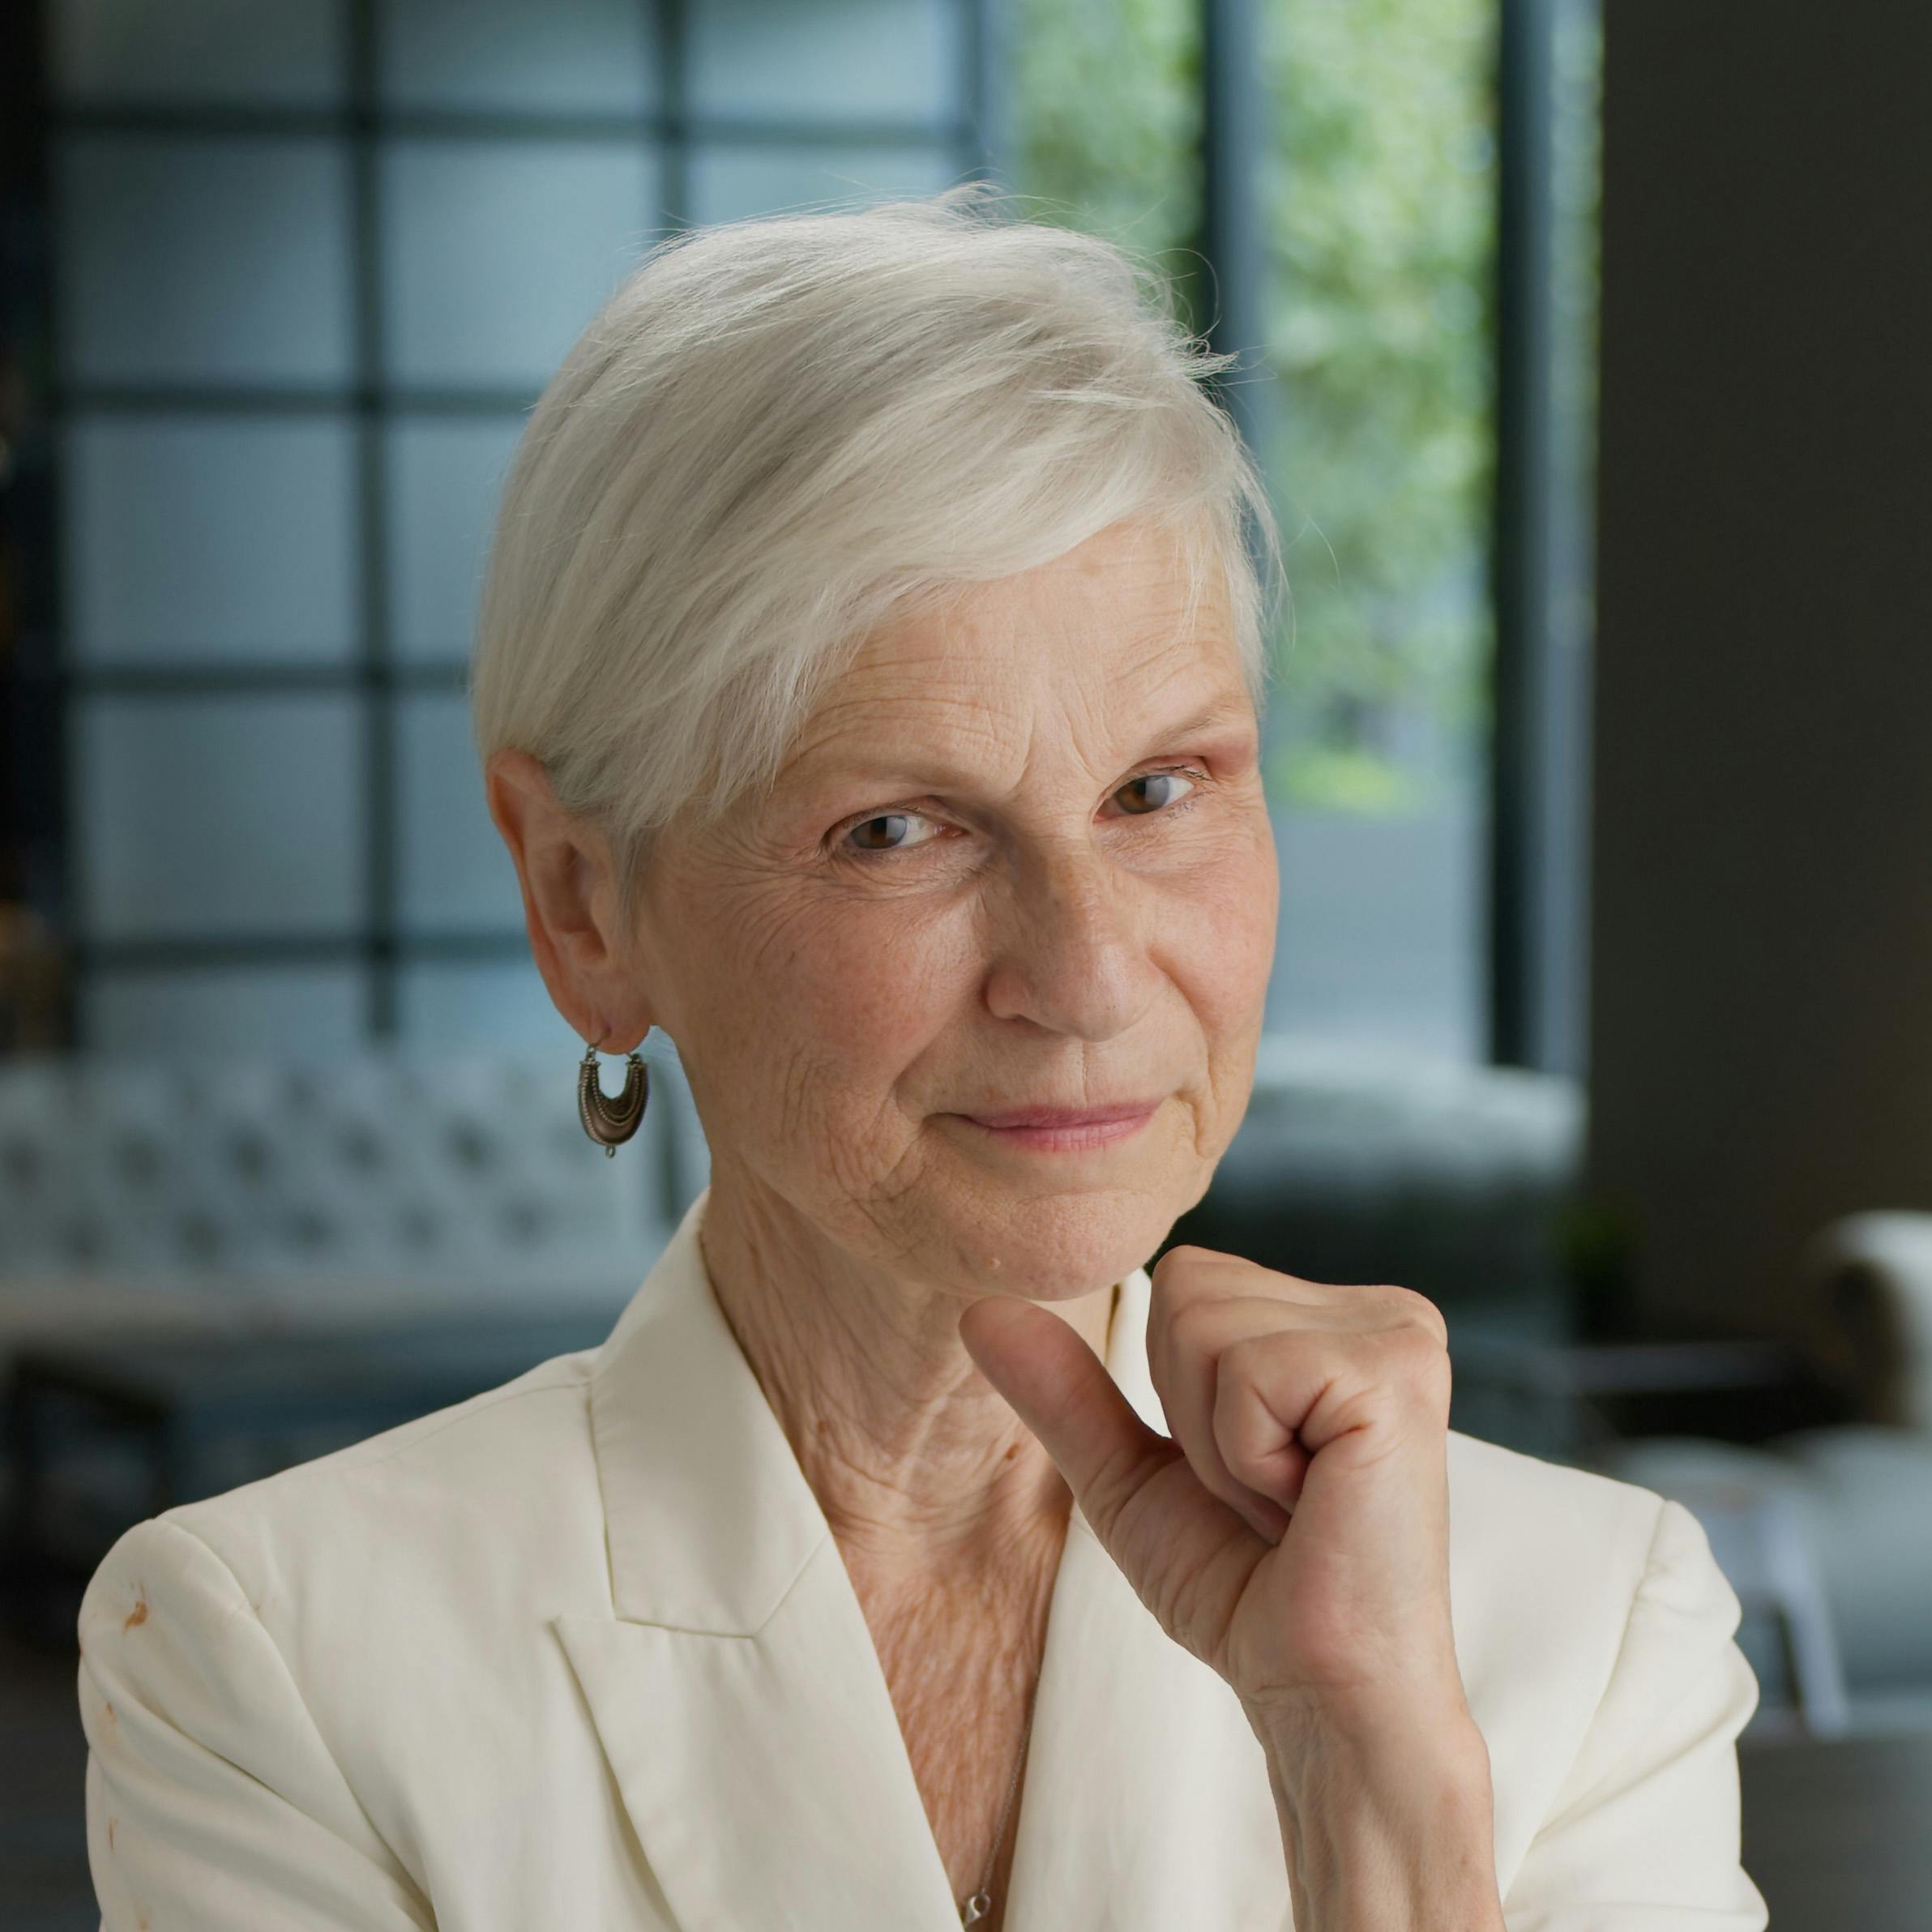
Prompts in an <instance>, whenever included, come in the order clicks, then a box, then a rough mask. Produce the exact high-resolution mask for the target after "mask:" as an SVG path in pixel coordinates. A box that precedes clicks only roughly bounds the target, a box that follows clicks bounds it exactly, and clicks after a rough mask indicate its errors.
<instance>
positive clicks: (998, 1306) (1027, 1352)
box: [960, 1295, 1173, 1543]
mask: <svg viewBox="0 0 1932 1932" xmlns="http://www.w3.org/2000/svg"><path fill="white" fill-rule="evenodd" d="M960 1340H961V1341H963V1342H964V1344H966V1352H967V1353H968V1354H969V1355H970V1356H971V1357H972V1359H973V1361H975V1362H976V1363H977V1365H978V1367H979V1369H980V1371H981V1374H984V1375H985V1378H986V1379H987V1380H988V1381H989V1382H990V1383H992V1384H993V1386H994V1388H996V1389H998V1391H999V1392H1000V1394H1001V1395H1002V1396H1004V1397H1005V1398H1006V1400H1007V1402H1008V1403H1009V1404H1011V1407H1012V1408H1013V1411H1014V1413H1015V1414H1016V1415H1018V1416H1019V1419H1020V1421H1023V1422H1024V1423H1025V1424H1026V1425H1027V1427H1028V1429H1030V1430H1032V1432H1033V1434H1035V1435H1037V1437H1039V1438H1040V1440H1041V1443H1042V1444H1043V1445H1044V1446H1045V1449H1046V1452H1047V1454H1048V1455H1050V1456H1051V1457H1052V1458H1053V1459H1054V1463H1055V1464H1057V1465H1058V1468H1059V1471H1060V1473H1061V1474H1062V1476H1064V1477H1066V1484H1067V1487H1068V1488H1069V1489H1071V1490H1072V1491H1073V1494H1074V1500H1075V1502H1078V1503H1079V1506H1080V1510H1081V1513H1082V1514H1083V1515H1084V1516H1085V1517H1086V1519H1087V1520H1088V1523H1089V1524H1092V1527H1093V1528H1094V1530H1095V1531H1096V1532H1097V1533H1098V1535H1099V1536H1100V1537H1101V1541H1102V1542H1103V1543H1105V1542H1106V1541H1107V1540H1108V1537H1109V1531H1110V1528H1111V1526H1112V1524H1113V1519H1114V1518H1115V1516H1117V1515H1118V1513H1119V1511H1120V1510H1121V1508H1122V1505H1123V1504H1125V1502H1126V1501H1127V1499H1128V1498H1130V1497H1131V1496H1132V1495H1133V1494H1134V1493H1135V1490H1137V1489H1138V1488H1139V1486H1140V1484H1141V1483H1142V1482H1143V1481H1145V1480H1146V1479H1147V1478H1148V1477H1151V1476H1152V1475H1154V1474H1156V1473H1158V1472H1159V1471H1160V1469H1161V1468H1165V1467H1166V1465H1167V1464H1169V1463H1170V1462H1172V1461H1173V1445H1172V1444H1171V1443H1169V1441H1168V1438H1166V1437H1165V1436H1164V1435H1161V1434H1159V1433H1158V1432H1157V1431H1156V1430H1152V1429H1149V1428H1148V1425H1146V1424H1145V1423H1144V1422H1143V1421H1141V1419H1140V1417H1139V1415H1137V1414H1136V1413H1135V1410H1134V1406H1133V1404H1131V1402H1129V1401H1128V1400H1127V1399H1126V1396H1124V1395H1122V1393H1121V1390H1120V1386H1119V1384H1118V1383H1116V1382H1115V1381H1114V1379H1113V1377H1112V1376H1111V1375H1109V1374H1108V1373H1107V1369H1106V1365H1105V1363H1104V1362H1102V1361H1101V1358H1100V1357H1098V1356H1097V1355H1096V1354H1095V1353H1094V1352H1093V1350H1092V1348H1091V1347H1090V1346H1089V1345H1088V1343H1087V1341H1086V1340H1085V1338H1084V1336H1080V1335H1079V1334H1078V1333H1076V1332H1075V1330H1074V1329H1073V1328H1072V1327H1071V1326H1069V1324H1068V1323H1066V1322H1064V1321H1062V1319H1060V1317H1059V1316H1058V1315H1057V1314H1051V1313H1049V1311H1048V1310H1045V1309H1044V1308H1041V1307H1037V1306H1035V1305H1034V1304H1033V1303H1032V1302H1027V1301H1023V1300H1022V1299H1021V1298H1020V1297H1019V1296H1017V1295H988V1296H986V1297H983V1298H982V1299H981V1300H980V1301H977V1302H973V1303H972V1304H971V1305H970V1306H968V1308H967V1309H966V1310H965V1311H964V1313H963V1314H961V1315H960Z"/></svg>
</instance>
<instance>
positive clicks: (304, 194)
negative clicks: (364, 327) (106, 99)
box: [54, 135, 350, 384]
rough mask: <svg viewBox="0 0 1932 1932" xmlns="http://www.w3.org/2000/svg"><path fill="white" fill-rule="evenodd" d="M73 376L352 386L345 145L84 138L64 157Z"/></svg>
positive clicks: (71, 142)
mask: <svg viewBox="0 0 1932 1932" xmlns="http://www.w3.org/2000/svg"><path fill="white" fill-rule="evenodd" d="M54 158H55V167H54V181H55V189H56V197H57V211H58V213H57V219H58V229H57V231H56V235H55V245H54V256H55V262H56V266H57V273H58V284H59V298H60V303H61V314H62V326H63V328H64V330H65V338H64V344H63V348H64V353H65V354H66V358H67V362H68V368H69V372H70V373H71V374H73V375H75V376H78V377H79V378H83V380H84V379H92V380H97V381H104V382H141V381H153V382H168V381H179V382H199V383H241V382H259V383H275V382H287V383H306V384H323V383H337V382H340V381H343V380H344V379H345V378H347V376H348V372H349V365H350V306H349V281H348V277H349V262H350V252H349V234H348V157H347V151H346V149H345V148H344V147H343V146H342V145H341V144H340V143H336V142H332V141H328V140H318V139H307V138H305V137H296V136H289V137H279V136H278V137H272V138H271V137H266V136H265V137H263V138H260V139H257V138H255V137H254V136H252V135H250V136H246V137H244V136H231V137H229V138H228V139H222V140H218V141H216V140H205V141H204V140H186V139H178V138H167V137H162V138H152V137H148V136H146V135H139V136H135V135H69V136H67V137H66V138H65V139H63V140H62V141H61V142H59V143H58V144H57V146H56V148H55V156H54Z"/></svg>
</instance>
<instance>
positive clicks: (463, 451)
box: [388, 416, 524, 663]
mask: <svg viewBox="0 0 1932 1932" xmlns="http://www.w3.org/2000/svg"><path fill="white" fill-rule="evenodd" d="M523 433H524V417H521V416H506V417H502V418H500V419H494V420H493V419H489V418H485V419H484V420H482V421H464V420H462V419H460V418H451V417H398V418H396V419H395V420H394V421H392V422H391V425H390V427H389V430H388V451H389V537H390V544H389V582H390V606H389V622H390V626H391V643H392V644H393V646H394V648H395V654H396V656H398V657H400V658H403V659H405V660H410V661H413V662H417V663H423V662H428V661H434V662H437V663H449V662H451V661H454V660H463V659H467V658H468V656H469V653H470V645H471V642H472V638H473V636H474V634H475V625H476V616H477V596H478V594H479V592H480V591H481V585H482V575H483V562H484V558H485V555H486V554H487V553H488V550H489V536H490V532H491V530H492V528H494V524H495V521H496V511H497V498H498V493H499V492H500V490H501V489H502V482H503V476H504V472H506V471H507V469H508V468H509V467H510V459H511V457H512V456H513V455H515V453H516V446H517V443H518V442H519V439H520V438H521V437H522V435H523Z"/></svg>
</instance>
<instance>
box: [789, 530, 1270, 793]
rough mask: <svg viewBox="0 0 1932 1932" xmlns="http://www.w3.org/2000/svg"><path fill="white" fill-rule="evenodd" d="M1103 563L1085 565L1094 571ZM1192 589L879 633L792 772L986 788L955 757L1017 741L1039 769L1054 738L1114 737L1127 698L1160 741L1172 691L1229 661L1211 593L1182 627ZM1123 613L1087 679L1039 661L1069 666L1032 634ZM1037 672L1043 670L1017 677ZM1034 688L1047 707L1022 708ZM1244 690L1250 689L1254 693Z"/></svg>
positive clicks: (985, 611) (1037, 604)
mask: <svg viewBox="0 0 1932 1932" xmlns="http://www.w3.org/2000/svg"><path fill="white" fill-rule="evenodd" d="M1094 568H1095V563H1094V562H1093V561H1092V560H1089V568H1088V574H1089V575H1091V574H1092V573H1093V570H1094ZM1181 589H1182V586H1181V585H1180V584H1179V583H1178V582H1176V581H1174V580H1173V578H1172V576H1171V575H1169V576H1167V577H1163V578H1162V579H1160V582H1159V583H1158V585H1157V587H1156V591H1157V593H1158V591H1160V590H1166V591H1170V592H1172V593H1173V595H1172V596H1163V595H1160V594H1156V595H1155V596H1151V597H1150V596H1135V597H1134V598H1132V599H1131V601H1130V603H1129V606H1128V608H1127V609H1126V612H1125V613H1124V615H1122V613H1116V612H1110V611H1101V612H1098V613H1096V612H1095V611H1093V609H1092V599H1091V598H1090V597H1088V596H1082V595H1072V596H1069V595H1066V594H1065V593H1064V592H1062V593H1061V594H1056V595H1051V596H1033V597H1032V598H1019V599H1015V598H1000V599H997V600H992V601H989V602H988V603H985V604H982V605H980V606H979V607H978V608H977V609H974V610H972V611H970V612H969V611H967V610H965V609H964V608H963V607H947V608H943V609H940V610H938V612H936V613H928V615H927V617H926V618H925V621H923V622H920V623H918V624H917V625H908V626H904V627H901V628H900V629H897V630H886V631H883V632H881V633H880V634H879V635H878V638H877V639H874V642H873V643H872V644H871V645H870V646H869V647H867V648H866V649H865V650H863V651H861V653H860V655H859V656H857V658H855V659H854V660H853V662H852V663H851V664H850V665H848V667H847V669H846V671H845V673H844V675H843V676H841V677H840V678H839V679H838V680H837V682H836V684H835V686H833V688H832V690H830V691H829V692H827V694H826V695H825V697H824V698H823V699H822V700H821V702H820V703H819V704H818V705H817V706H816V707H814V713H813V716H812V717H811V719H810V720H809V722H808V724H807V725H806V729H805V733H804V734H803V735H802V736H801V741H800V743H799V745H798V747H797V750H796V752H795V754H794V755H793V758H792V759H791V760H790V762H789V771H788V776H790V777H791V778H792V779H793V780H797V781H805V782H810V781H813V780H816V779H818V778H819V776H820V775H821V773H822V772H828V771H845V770H849V771H851V772H853V773H854V775H863V774H864V773H866V772H875V771H876V772H881V773H891V774H893V775H899V776H904V775H909V774H913V773H917V774H918V775H920V776H930V777H932V778H934V779H935V780H938V781H940V782H942V783H951V782H959V781H964V782H969V783H975V784H979V783H983V782H984V781H985V772H984V771H983V770H972V769H964V768H960V767H955V766H954V765H952V764H951V762H950V759H948V757H947V753H950V754H952V755H953V756H955V757H959V758H962V759H964V760H966V761H968V764H970V763H971V762H972V760H974V759H976V758H977V759H979V760H980V761H981V763H982V764H983V763H985V761H987V760H998V759H999V758H1000V756H1001V754H1002V752H1004V751H1006V750H1008V749H1009V748H1011V747H1012V746H1018V747H1019V754H1020V759H1021V768H1022V772H1023V773H1031V772H1033V771H1034V770H1035V769H1036V768H1037V766H1038V764H1039V762H1040V760H1041V757H1042V755H1043V753H1044V749H1045V746H1047V745H1049V744H1051V743H1054V742H1066V743H1074V744H1076V745H1077V744H1079V743H1084V742H1094V741H1098V740H1101V739H1104V738H1105V737H1106V736H1107V735H1108V725H1109V711H1110V707H1111V705H1112V703H1113V700H1114V698H1115V695H1116V694H1117V693H1126V694H1130V695H1131V696H1132V697H1134V698H1135V699H1138V700H1139V702H1138V703H1136V706H1135V709H1136V712H1137V713H1141V714H1144V715H1146V716H1147V722H1146V723H1145V724H1144V725H1143V726H1141V728H1140V732H1139V735H1141V736H1148V737H1152V736H1157V735H1158V734H1159V733H1160V732H1161V731H1164V730H1165V729H1169V721H1170V720H1169V717H1168V716H1160V711H1161V708H1162V707H1160V698H1161V696H1162V695H1163V694H1165V692H1167V691H1168V690H1169V689H1170V688H1171V687H1172V686H1174V685H1176V684H1177V683H1184V682H1186V680H1187V679H1188V678H1189V677H1190V675H1191V674H1193V673H1198V672H1199V670H1200V669H1202V668H1203V660H1204V659H1205V660H1208V662H1209V663H1212V660H1214V659H1215V658H1216V656H1224V657H1225V656H1227V655H1228V652H1227V643H1226V627H1225V624H1224V623H1223V622H1222V621H1221V620H1222V616H1223V613H1222V612H1221V610H1220V604H1219V602H1218V601H1216V599H1215V598H1213V597H1212V596H1210V597H1208V598H1206V599H1203V602H1202V604H1201V605H1200V606H1199V609H1198V612H1197V623H1196V626H1195V629H1194V630H1191V631H1190V632H1187V633H1186V634H1182V632H1181V631H1180V630H1179V628H1178V626H1179V622H1180V618H1181V616H1182V610H1183V600H1182V596H1181V595H1180V592H1181ZM1113 601H1114V602H1115V603H1117V604H1118V603H1119V602H1120V601H1121V600H1120V599H1119V598H1118V597H1116V598H1115V599H1114V600H1113ZM1117 615H1122V621H1121V622H1119V623H1118V626H1117V627H1115V628H1113V629H1111V630H1109V635H1118V637H1119V638H1120V639H1122V645H1121V647H1120V648H1118V649H1117V651H1116V652H1113V653H1110V654H1105V655H1103V652H1102V649H1101V647H1099V646H1097V645H1096V646H1095V647H1094V648H1092V650H1091V651H1090V652H1089V654H1088V656H1087V657H1086V658H1085V659H1084V660H1083V664H1082V669H1083V670H1084V671H1086V672H1087V673H1089V674H1086V675H1080V676H1076V677H1072V678H1071V679H1062V678H1058V677H1052V676H1049V675H1045V674H1043V673H1041V670H1040V669H1039V667H1040V665H1041V664H1042V663H1043V662H1045V663H1047V664H1049V665H1052V664H1057V663H1058V661H1059V660H1057V659H1052V658H1046V659H1044V660H1043V659H1042V657H1041V656H1039V655H1037V654H1035V653H1032V652H1028V651H1026V649H1025V645H1026V642H1027V640H1028V638H1029V637H1030V636H1033V635H1038V634H1040V633H1042V632H1045V631H1049V630H1050V631H1053V632H1055V633H1058V634H1060V635H1065V634H1066V631H1067V630H1069V629H1075V630H1077V629H1079V628H1080V627H1082V626H1083V624H1084V623H1085V624H1091V625H1092V627H1093V628H1095V629H1096V630H1107V629H1109V626H1112V622H1113V618H1115V617H1116V616H1117ZM963 637H964V640H965V648H964V649H962V648H961V642H962V638H963ZM1217 643H1219V644H1220V647H1221V648H1220V651H1219V652H1217V651H1216V644H1217ZM976 647H977V648H976ZM1028 670H1032V672H1033V673H1034V674H1033V675H1032V676H1031V677H1028V676H1024V675H1021V674H1020V673H1024V672H1025V671H1028ZM1239 682H1240V680H1239V677H1238V673H1237V675H1236V677H1235V678H1234V680H1233V682H1232V683H1230V684H1229V686H1228V697H1229V707H1230V709H1234V708H1236V707H1237V694H1236V692H1235V690H1234V689H1233V685H1234V684H1238V683H1239ZM1029 693H1031V694H1033V695H1035V697H1036V699H1037V702H1035V703H1032V706H1031V707H1030V708H1026V709H1022V708H1019V707H1020V706H1021V705H1022V704H1023V703H1024V701H1025V699H1026V697H1027V695H1028V694H1029ZM1203 695H1205V694H1203ZM1240 695H1242V696H1244V697H1245V687H1244V689H1243V690H1242V692H1241V694H1240ZM1202 708H1203V706H1202V705H1200V704H1189V703H1186V701H1185V700H1184V699H1183V700H1182V701H1179V702H1178V703H1175V704H1174V705H1173V707H1169V712H1170V714H1171V722H1172V724H1179V723H1180V721H1181V720H1182V718H1183V717H1186V716H1189V715H1191V714H1192V713H1193V712H1197V711H1199V710H1200V709H1202ZM900 721H904V722H906V723H908V724H910V726H911V728H912V731H913V737H912V740H911V741H910V742H908V743H907V744H905V745H904V746H895V745H893V744H892V743H891V742H889V741H886V742H882V739H883V736H884V733H887V731H888V730H889V729H890V728H891V725H892V724H895V723H896V722H900ZM1056 721H1057V722H1056ZM1009 724H1010V725H1011V729H1008V728H1007V727H1008V725H1009ZM1056 730H1057V733H1058V736H1057V737H1056V736H1055V733H1056ZM942 743H943V745H944V746H945V751H943V752H942V750H941V746H942ZM1138 749H1139V745H1138V740H1137V739H1135V740H1134V741H1133V742H1130V744H1129V745H1128V747H1127V750H1128V752H1129V753H1131V751H1133V750H1138ZM1105 755H1106V756H1107V757H1108V758H1109V759H1110V758H1111V757H1112V756H1113V754H1105Z"/></svg>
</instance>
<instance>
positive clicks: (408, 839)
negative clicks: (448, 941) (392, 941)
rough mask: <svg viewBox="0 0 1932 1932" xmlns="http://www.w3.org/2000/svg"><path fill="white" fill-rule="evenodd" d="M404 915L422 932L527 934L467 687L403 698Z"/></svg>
mask: <svg viewBox="0 0 1932 1932" xmlns="http://www.w3.org/2000/svg"><path fill="white" fill-rule="evenodd" d="M396 708H397V717H396V727H397V740H398V752H399V757H400V763H401V784H400V793H399V797H400V809H401V813H402V824H401V828H400V838H399V841H398V845H399V864H400V869H401V871H400V888H401V900H402V922H403V924H404V925H405V926H408V927H409V928H411V929H412V930H415V931H418V932H421V931H424V930H434V931H448V930H452V929H455V930H463V931H468V932H473V931H477V930H482V931H485V932H509V933H519V932H521V931H522V930H524V902H523V895H522V893H521V891H519V889H518V886H517V883H516V867H515V865H514V864H513V863H512V862H511V857H510V849H509V848H508V847H507V845H505V844H504V843H503V840H502V836H501V834H499V833H498V831H497V828H496V823H495V821H494V819H491V817H490V815H489V806H487V805H486V804H485V802H484V795H483V780H482V774H481V768H480V767H479V766H478V765H477V754H476V753H475V751H474V750H472V747H471V742H470V726H469V700H468V698H467V697H466V696H465V695H464V694H463V693H461V692H455V693H452V694H450V695H444V694H443V693H442V692H434V693H415V694H412V695H409V696H407V697H404V698H400V699H397V700H396Z"/></svg>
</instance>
